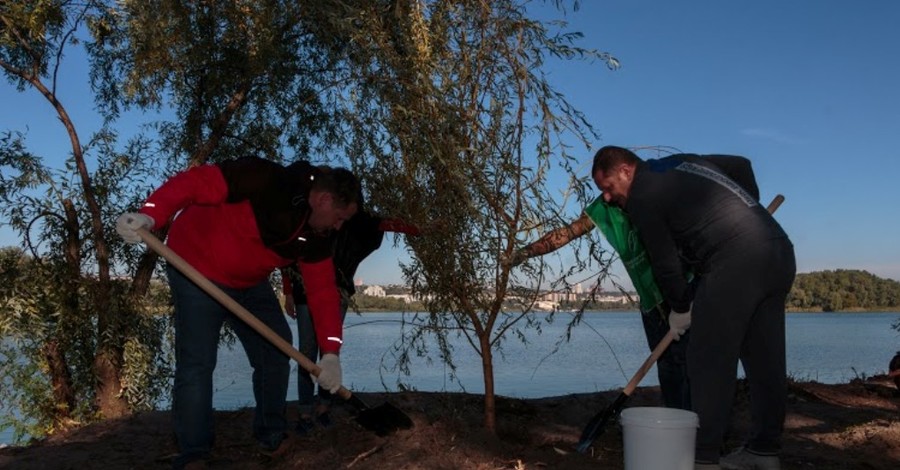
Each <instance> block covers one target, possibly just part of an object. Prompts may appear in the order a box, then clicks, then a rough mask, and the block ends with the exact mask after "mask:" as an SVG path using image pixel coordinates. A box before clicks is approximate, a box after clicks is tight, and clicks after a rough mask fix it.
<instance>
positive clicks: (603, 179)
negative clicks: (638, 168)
mask: <svg viewBox="0 0 900 470" xmlns="http://www.w3.org/2000/svg"><path fill="white" fill-rule="evenodd" d="M633 177H634V168H633V167H630V166H628V165H626V164H624V163H623V164H620V165H617V166H615V167H613V168H611V169H610V170H609V171H606V172H604V171H602V170H598V171H597V172H596V173H594V183H595V184H596V185H597V188H598V189H600V191H603V195H602V197H603V200H604V201H606V203H607V204H612V205H615V206H619V207H622V208H624V207H625V203H626V202H628V192H629V191H630V190H631V180H632V178H633Z"/></svg>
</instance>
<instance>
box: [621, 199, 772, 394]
mask: <svg viewBox="0 0 900 470" xmlns="http://www.w3.org/2000/svg"><path fill="white" fill-rule="evenodd" d="M782 202H784V196H782V195H781V194H779V195H777V196H775V197H774V198H773V199H772V202H770V203H769V206H768V207H767V208H766V209H767V210H768V211H769V213H770V214H774V213H775V211H777V210H778V207H779V206H781V203H782ZM674 340H675V332H673V331H672V330H669V331H668V332H667V333H666V336H664V337H663V339H662V341H660V342H659V344H657V345H656V347H655V348H653V352H651V353H650V357H648V358H647V360H645V361H644V363H643V364H641V367H640V368H639V369H638V371H637V372H636V373H635V374H634V377H632V378H631V380H630V381H629V382H628V385H626V386H625V389H624V390H622V393H624V394H625V395H629V396H630V395H631V394H632V392H634V390H635V389H636V388H637V386H638V384H639V383H641V380H643V379H644V376H645V375H647V372H649V371H650V368H652V367H653V364H655V363H656V361H657V360H659V357H660V356H662V355H663V353H664V352H666V349H667V348H668V347H669V345H670V344H672V341H674Z"/></svg>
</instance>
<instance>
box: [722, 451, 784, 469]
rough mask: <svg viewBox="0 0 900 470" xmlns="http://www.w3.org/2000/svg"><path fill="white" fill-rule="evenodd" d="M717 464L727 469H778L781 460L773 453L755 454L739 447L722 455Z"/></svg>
mask: <svg viewBox="0 0 900 470" xmlns="http://www.w3.org/2000/svg"><path fill="white" fill-rule="evenodd" d="M719 465H721V467H722V468H723V469H727V470H780V469H781V461H780V460H779V459H778V456H777V455H774V454H768V455H764V454H757V453H754V452H753V451H751V450H750V449H747V448H746V447H741V448H739V449H737V450H736V451H734V452H732V453H731V454H728V455H726V456H725V457H722V458H721V459H720V460H719Z"/></svg>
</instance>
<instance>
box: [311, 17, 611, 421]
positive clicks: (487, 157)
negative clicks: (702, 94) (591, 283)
mask: <svg viewBox="0 0 900 470" xmlns="http://www.w3.org/2000/svg"><path fill="white" fill-rule="evenodd" d="M323 3H328V2H323ZM323 3H318V4H317V5H319V6H318V7H311V9H310V11H309V12H307V13H306V17H307V18H310V19H314V20H315V23H316V27H315V28H312V27H311V26H310V28H311V30H312V31H313V33H314V34H316V35H317V37H318V38H320V41H321V42H323V43H325V42H326V39H325V38H331V40H332V41H335V42H337V41H341V42H343V43H345V44H347V45H348V46H347V47H344V48H340V49H335V50H334V51H333V53H334V54H339V55H340V57H342V58H343V59H344V60H345V61H346V63H347V64H348V67H349V68H350V70H351V72H350V76H351V77H353V78H354V82H352V83H351V84H349V85H350V87H349V88H348V90H347V91H346V96H347V97H348V98H350V100H348V101H347V102H345V103H343V105H344V106H345V109H346V112H345V113H344V114H343V116H344V118H345V119H346V121H347V127H348V129H349V132H350V133H349V135H350V137H351V138H352V140H351V141H350V145H349V146H348V148H347V153H348V155H349V157H350V159H351V162H352V164H353V168H354V170H355V171H357V173H358V174H360V175H362V177H363V178H364V179H365V184H366V188H367V190H368V192H369V201H370V202H371V204H372V205H373V206H374V207H375V208H376V209H378V210H381V211H383V212H386V213H388V214H390V215H392V216H399V217H402V218H404V219H405V220H409V221H412V222H414V223H416V224H418V225H420V226H423V227H427V226H431V227H436V228H435V229H433V230H432V232H431V233H430V234H427V235H426V236H423V237H419V238H416V239H408V240H407V242H408V243H409V245H410V246H411V247H412V250H413V252H414V257H413V260H412V262H411V263H410V264H409V265H408V266H405V267H404V276H405V278H406V279H407V281H408V283H409V284H410V286H411V287H412V289H413V293H414V294H416V295H418V296H420V298H423V299H426V300H424V304H425V307H426V309H427V311H428V312H429V313H430V315H421V316H417V317H416V319H415V320H413V321H412V326H413V327H414V328H413V329H411V330H409V336H407V337H405V338H404V341H403V344H402V346H401V348H402V350H401V351H399V352H398V357H399V358H400V360H401V363H402V361H403V360H405V359H406V358H408V357H409V354H418V355H422V354H426V350H427V349H428V348H429V347H434V345H437V348H436V349H437V352H436V354H437V357H439V358H440V360H441V361H443V362H445V363H447V364H448V365H449V366H450V368H451V370H452V368H453V363H452V357H453V354H452V351H451V350H450V349H449V346H448V344H449V342H448V335H461V336H464V337H465V338H466V339H467V341H468V343H469V344H470V345H472V347H473V348H474V349H475V350H476V351H477V352H478V353H479V354H480V355H481V356H482V358H483V361H482V362H483V364H485V385H486V386H485V390H486V396H487V400H488V401H490V400H492V398H493V397H492V390H493V388H492V387H493V384H492V382H493V376H492V373H493V372H492V369H491V367H492V366H491V363H492V361H491V356H492V353H493V351H494V350H499V349H500V347H501V346H502V342H503V341H505V340H506V339H508V338H513V337H515V338H518V339H520V340H523V341H525V340H526V338H527V335H525V334H524V330H525V329H527V328H537V327H538V326H539V320H538V319H535V317H534V316H533V315H529V314H528V311H527V310H528V307H527V305H526V310H525V311H523V312H520V314H518V315H501V312H502V306H503V299H504V298H505V296H506V294H507V292H508V290H509V289H510V288H514V289H516V290H518V291H519V292H521V293H524V294H526V295H527V296H528V297H530V298H532V299H534V298H535V296H536V294H537V290H538V287H539V286H540V285H541V284H542V283H544V282H545V281H546V280H547V279H546V278H545V277H544V272H545V271H544V270H543V269H540V267H537V268H535V266H527V267H526V268H525V269H523V270H521V271H517V273H516V274H515V276H514V277H513V278H511V277H510V274H511V273H510V270H509V268H508V267H505V266H503V265H501V263H499V260H500V258H501V257H502V256H504V255H509V254H510V253H511V252H512V251H513V250H515V249H516V248H518V246H519V245H521V244H522V243H523V242H524V241H525V240H527V239H529V238H531V237H534V236H536V235H537V232H538V230H539V229H543V224H544V223H545V222H546V221H548V220H551V221H554V222H561V221H562V220H565V219H568V218H570V217H571V215H568V214H566V210H565V208H566V205H567V204H568V203H569V202H571V200H572V199H575V200H576V202H575V203H576V204H578V205H579V207H580V206H582V205H583V204H584V203H585V202H586V201H587V191H586V189H587V188H588V185H587V181H586V177H587V174H586V173H587V172H584V174H579V171H576V168H580V166H581V162H582V161H583V159H584V158H585V156H584V154H583V153H582V154H577V155H576V154H572V153H570V151H571V149H570V147H569V146H568V145H567V144H566V143H565V142H566V141H567V140H571V141H576V142H579V143H580V144H582V145H584V147H585V150H586V149H587V148H588V147H589V146H590V145H591V144H592V143H593V141H594V140H596V138H597V136H596V134H595V133H594V131H593V129H592V127H591V125H590V124H589V123H587V122H586V121H585V120H584V117H583V115H581V114H580V113H579V112H578V111H577V110H576V109H575V108H574V107H573V106H572V105H571V104H570V103H568V102H567V101H566V99H565V98H564V97H563V96H562V95H561V94H559V93H558V92H556V91H555V90H554V89H553V87H552V85H551V83H550V82H549V80H548V78H547V76H546V75H544V66H545V63H546V61H547V60H548V59H550V58H562V59H579V58H580V59H597V60H599V61H602V62H603V63H606V64H608V65H609V66H610V67H614V66H615V64H617V62H615V60H614V59H613V58H612V57H610V56H609V55H608V54H605V53H601V52H597V51H594V50H588V49H582V48H578V47H576V46H574V45H573V43H574V41H576V40H577V39H578V38H579V35H578V34H577V33H566V32H562V33H559V32H555V31H553V30H551V29H550V28H549V27H548V25H546V24H543V23H541V22H539V21H535V20H532V19H530V18H528V17H527V15H526V12H525V6H524V3H523V2H518V1H494V2H471V1H453V2H451V1H433V2H415V1H401V2H386V1H376V2H336V3H338V4H337V5H332V4H328V5H327V6H326V5H324V4H323ZM554 179H556V180H557V181H558V180H564V181H567V182H568V183H569V185H570V187H569V190H568V191H567V193H566V194H564V195H563V196H562V197H560V196H558V195H557V193H555V191H553V190H551V189H550V188H551V187H553V186H555V185H554V183H553V182H552V181H553V180H554ZM594 240H596V239H594ZM597 251H598V253H597V254H596V256H598V258H595V259H598V260H599V256H600V254H599V252H600V251H601V250H597ZM592 254H593V253H592ZM582 259H591V257H590V256H585V257H584V258H582ZM538 263H539V262H535V263H534V264H538ZM604 266H608V265H601V266H600V267H599V270H600V271H603V270H604ZM585 268H586V266H585V265H583V264H582V265H579V266H577V267H575V268H573V269H574V270H580V269H585ZM565 274H571V273H563V274H562V275H560V276H559V277H558V278H557V281H558V282H562V279H564V278H565V277H566V276H565ZM415 327H417V328H415ZM488 408H490V405H489V404H488ZM490 414H491V411H490V410H487V412H486V415H490ZM491 421H492V417H490V416H486V423H487V424H488V426H489V427H490V426H491V425H490V422H491Z"/></svg>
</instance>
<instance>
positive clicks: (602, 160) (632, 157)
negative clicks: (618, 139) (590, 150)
mask: <svg viewBox="0 0 900 470" xmlns="http://www.w3.org/2000/svg"><path fill="white" fill-rule="evenodd" d="M639 162H641V158H640V157H638V156H637V155H636V154H635V153H634V152H632V151H631V150H628V149H626V148H622V147H616V146H614V145H607V146H606V147H603V148H601V149H600V150H598V151H597V153H596V154H594V166H593V167H592V168H591V176H594V175H596V174H597V172H598V171H602V172H603V173H606V172H608V171H609V170H611V169H613V168H615V167H616V166H618V165H620V164H622V163H627V164H629V165H637V164H638V163H639Z"/></svg>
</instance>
